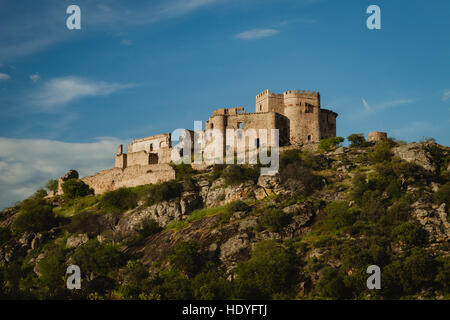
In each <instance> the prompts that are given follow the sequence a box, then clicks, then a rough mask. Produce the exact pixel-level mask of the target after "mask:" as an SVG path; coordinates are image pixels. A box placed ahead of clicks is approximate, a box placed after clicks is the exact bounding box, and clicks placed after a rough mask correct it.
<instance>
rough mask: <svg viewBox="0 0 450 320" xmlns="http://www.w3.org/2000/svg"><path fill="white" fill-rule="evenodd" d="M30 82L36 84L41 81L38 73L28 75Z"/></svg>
mask: <svg viewBox="0 0 450 320" xmlns="http://www.w3.org/2000/svg"><path fill="white" fill-rule="evenodd" d="M30 80H31V81H33V82H34V83H36V82H38V81H39V80H41V76H40V75H39V73H35V74H32V75H30Z"/></svg>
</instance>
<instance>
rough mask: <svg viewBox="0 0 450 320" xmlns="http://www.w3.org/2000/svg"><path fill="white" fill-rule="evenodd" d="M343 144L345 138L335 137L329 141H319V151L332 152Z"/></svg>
mask: <svg viewBox="0 0 450 320" xmlns="http://www.w3.org/2000/svg"><path fill="white" fill-rule="evenodd" d="M342 142H344V138H342V137H333V138H328V139H323V140H320V141H319V150H322V151H331V150H333V149H334V148H336V147H337V146H339V145H340V144H341V143H342Z"/></svg>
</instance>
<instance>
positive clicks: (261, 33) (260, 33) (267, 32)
mask: <svg viewBox="0 0 450 320" xmlns="http://www.w3.org/2000/svg"><path fill="white" fill-rule="evenodd" d="M278 32H279V31H278V30H277V29H263V28H257V29H251V30H247V31H244V32H241V33H238V34H237V35H236V38H238V39H241V40H252V39H260V38H267V37H271V36H273V35H276V34H277V33H278Z"/></svg>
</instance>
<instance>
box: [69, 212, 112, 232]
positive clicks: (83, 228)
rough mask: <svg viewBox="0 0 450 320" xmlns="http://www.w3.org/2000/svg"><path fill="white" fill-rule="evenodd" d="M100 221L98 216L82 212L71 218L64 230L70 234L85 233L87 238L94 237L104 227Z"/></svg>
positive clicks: (100, 217) (100, 218)
mask: <svg viewBox="0 0 450 320" xmlns="http://www.w3.org/2000/svg"><path fill="white" fill-rule="evenodd" d="M102 220H103V219H102V216H101V215H99V214H96V213H92V212H88V211H82V212H80V213H78V214H76V215H74V216H73V217H72V218H71V222H70V223H69V224H67V225H65V229H66V230H67V231H68V232H70V233H76V234H79V233H86V234H87V235H88V236H89V237H95V236H97V235H99V234H100V233H101V232H102V231H103V228H104V227H105V226H104V225H103V224H104V223H103V221H102Z"/></svg>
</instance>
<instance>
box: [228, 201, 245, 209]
mask: <svg viewBox="0 0 450 320" xmlns="http://www.w3.org/2000/svg"><path fill="white" fill-rule="evenodd" d="M248 210H250V207H249V206H248V205H247V204H246V203H245V202H244V201H240V200H238V201H233V202H231V203H230V204H228V211H231V212H238V211H244V212H246V211H248Z"/></svg>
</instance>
